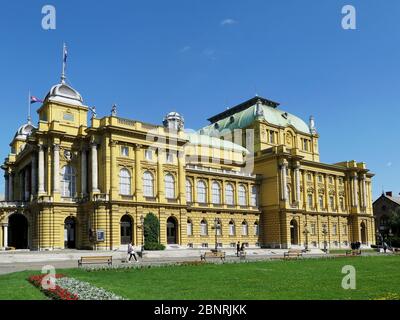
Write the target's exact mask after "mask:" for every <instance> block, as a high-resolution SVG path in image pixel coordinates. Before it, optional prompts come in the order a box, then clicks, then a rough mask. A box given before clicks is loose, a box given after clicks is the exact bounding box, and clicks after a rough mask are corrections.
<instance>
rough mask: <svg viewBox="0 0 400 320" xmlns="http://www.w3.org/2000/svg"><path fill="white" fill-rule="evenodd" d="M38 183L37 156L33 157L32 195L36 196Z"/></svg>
mask: <svg viewBox="0 0 400 320" xmlns="http://www.w3.org/2000/svg"><path fill="white" fill-rule="evenodd" d="M36 181H37V158H36V154H33V155H32V163H31V194H32V195H35V194H36Z"/></svg>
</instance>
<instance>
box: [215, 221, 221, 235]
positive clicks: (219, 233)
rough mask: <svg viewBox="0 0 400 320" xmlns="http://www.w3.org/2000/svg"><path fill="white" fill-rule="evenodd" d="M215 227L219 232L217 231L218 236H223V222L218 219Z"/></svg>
mask: <svg viewBox="0 0 400 320" xmlns="http://www.w3.org/2000/svg"><path fill="white" fill-rule="evenodd" d="M215 227H216V228H217V230H216V232H217V236H221V235H222V223H221V220H219V219H217V221H216V225H215Z"/></svg>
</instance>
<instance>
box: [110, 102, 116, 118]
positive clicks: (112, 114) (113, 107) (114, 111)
mask: <svg viewBox="0 0 400 320" xmlns="http://www.w3.org/2000/svg"><path fill="white" fill-rule="evenodd" d="M111 116H112V117H116V116H117V106H116V105H115V104H114V105H113V106H112V108H111Z"/></svg>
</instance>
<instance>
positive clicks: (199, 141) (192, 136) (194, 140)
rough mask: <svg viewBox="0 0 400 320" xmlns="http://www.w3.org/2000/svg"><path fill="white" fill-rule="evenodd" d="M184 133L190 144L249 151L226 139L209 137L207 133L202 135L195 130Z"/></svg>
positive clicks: (247, 152)
mask: <svg viewBox="0 0 400 320" xmlns="http://www.w3.org/2000/svg"><path fill="white" fill-rule="evenodd" d="M186 135H187V138H188V140H189V143H190V144H192V145H201V146H206V147H211V148H218V149H223V150H233V151H236V152H242V153H243V152H244V153H246V154H249V151H248V150H247V149H246V148H244V147H242V146H241V145H238V144H236V143H233V142H231V141H228V140H222V139H219V138H216V137H211V136H209V135H204V134H198V133H195V132H186Z"/></svg>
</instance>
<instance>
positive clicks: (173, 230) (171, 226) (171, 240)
mask: <svg viewBox="0 0 400 320" xmlns="http://www.w3.org/2000/svg"><path fill="white" fill-rule="evenodd" d="M177 225H178V223H177V221H176V219H175V218H173V217H169V218H168V220H167V243H168V244H176V243H177V242H178V239H177V235H178V233H177V230H178V227H177Z"/></svg>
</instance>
